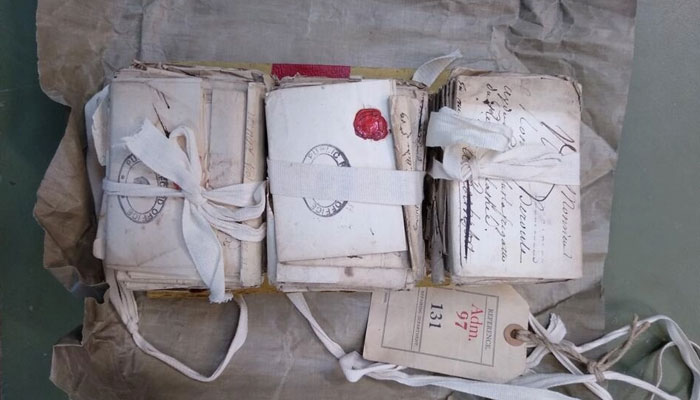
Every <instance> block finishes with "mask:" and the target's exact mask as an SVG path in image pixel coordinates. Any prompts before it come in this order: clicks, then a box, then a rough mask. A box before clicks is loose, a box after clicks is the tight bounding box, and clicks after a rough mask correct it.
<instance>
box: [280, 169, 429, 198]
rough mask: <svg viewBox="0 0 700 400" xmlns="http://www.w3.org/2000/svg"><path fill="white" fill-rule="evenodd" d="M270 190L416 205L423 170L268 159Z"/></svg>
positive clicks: (297, 195)
mask: <svg viewBox="0 0 700 400" xmlns="http://www.w3.org/2000/svg"><path fill="white" fill-rule="evenodd" d="M267 170H268V175H269V176H270V193H272V194H273V195H281V196H289V197H309V198H314V199H317V200H347V201H354V202H359V203H373V204H390V205H418V204H421V202H422V201H423V178H424V177H425V172H423V171H403V170H389V169H376V168H355V167H338V166H334V165H323V164H303V163H295V162H290V161H280V160H270V159H268V160H267Z"/></svg>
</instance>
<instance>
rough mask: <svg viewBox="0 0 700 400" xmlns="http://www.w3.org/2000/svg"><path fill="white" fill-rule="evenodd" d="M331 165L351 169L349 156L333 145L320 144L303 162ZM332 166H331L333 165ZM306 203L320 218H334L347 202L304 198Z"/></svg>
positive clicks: (312, 149)
mask: <svg viewBox="0 0 700 400" xmlns="http://www.w3.org/2000/svg"><path fill="white" fill-rule="evenodd" d="M329 160H330V163H332V164H335V165H337V166H338V167H349V166H350V161H348V158H347V156H346V155H345V153H343V151H342V150H340V149H339V148H337V147H335V146H333V145H332V144H319V145H316V146H314V147H312V148H311V150H309V151H308V152H307V153H306V155H305V156H304V160H303V161H302V162H303V163H304V164H314V163H323V164H329ZM332 164H331V165H332ZM303 199H304V203H306V207H308V208H309V210H310V211H311V212H312V213H314V214H316V215H318V216H319V217H332V216H334V215H336V214H338V213H339V212H340V211H342V210H343V208H344V207H345V205H346V204H348V202H347V200H342V201H341V200H331V201H330V202H323V201H319V200H316V199H311V198H306V197H304V198H303Z"/></svg>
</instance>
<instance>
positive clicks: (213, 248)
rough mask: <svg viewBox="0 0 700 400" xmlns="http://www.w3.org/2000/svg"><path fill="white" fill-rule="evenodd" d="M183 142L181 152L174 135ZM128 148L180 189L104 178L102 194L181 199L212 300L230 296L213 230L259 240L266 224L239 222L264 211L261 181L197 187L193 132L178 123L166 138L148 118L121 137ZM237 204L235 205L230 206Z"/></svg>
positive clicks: (190, 244) (189, 240) (185, 227)
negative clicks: (257, 224)
mask: <svg viewBox="0 0 700 400" xmlns="http://www.w3.org/2000/svg"><path fill="white" fill-rule="evenodd" d="M180 138H182V139H183V140H184V150H183V149H182V147H180V145H179V144H178V139H180ZM124 142H125V144H126V147H127V148H128V149H129V151H131V153H132V154H134V155H135V156H136V157H138V159H139V160H141V162H143V163H144V165H146V166H147V167H148V168H150V169H152V170H153V171H154V172H155V173H157V174H159V175H161V176H163V177H165V178H167V179H169V180H170V181H172V182H174V183H175V184H176V185H177V186H178V187H179V188H177V189H175V188H167V187H158V186H151V185H140V184H134V183H124V182H115V181H111V180H107V179H105V180H104V181H103V189H104V193H105V194H108V195H118V196H129V197H158V196H167V197H181V198H183V199H184V202H183V207H182V233H183V237H184V241H185V245H186V246H187V251H188V253H189V255H190V258H191V259H192V262H193V264H194V266H195V268H196V269H197V273H198V274H199V276H200V277H201V279H202V281H203V282H204V284H205V285H206V286H207V288H209V290H210V295H209V300H210V301H211V302H212V303H221V302H226V301H228V300H230V299H231V298H232V295H231V294H227V293H226V290H225V278H224V260H223V256H222V249H221V244H220V243H219V239H218V238H217V236H216V232H215V229H216V230H218V231H221V232H224V233H226V234H228V235H229V236H231V237H233V238H235V239H238V240H244V241H254V242H257V241H260V240H262V239H263V238H264V237H265V231H266V230H265V225H264V224H262V225H261V226H259V227H257V228H256V227H252V226H250V225H246V224H244V223H242V222H243V221H247V220H251V219H255V218H257V217H259V216H261V215H262V213H263V211H264V210H265V183H264V182H252V183H243V184H237V185H230V186H225V187H221V188H217V189H206V188H204V187H202V186H201V181H202V167H201V164H200V158H199V154H198V151H197V146H196V143H195V137H194V133H193V132H192V130H191V129H190V128H188V127H185V126H179V127H178V128H176V129H175V130H174V131H172V133H171V134H170V138H166V137H165V135H163V133H162V132H160V131H159V130H158V128H156V127H155V126H154V125H153V123H151V121H149V120H145V121H144V122H143V124H142V125H141V127H140V129H139V131H138V132H137V133H136V134H135V135H133V136H130V137H127V138H125V139H124ZM231 207H237V208H235V209H234V208H231Z"/></svg>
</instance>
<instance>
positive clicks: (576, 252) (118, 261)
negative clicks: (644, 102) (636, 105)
mask: <svg viewBox="0 0 700 400" xmlns="http://www.w3.org/2000/svg"><path fill="white" fill-rule="evenodd" d="M579 93H580V89H579V87H578V86H577V84H575V83H573V82H571V81H569V80H567V79H565V78H559V77H550V76H539V75H517V74H496V73H477V72H470V71H456V72H454V73H453V74H452V77H451V78H450V79H449V81H448V83H447V84H446V85H444V86H443V87H442V88H441V89H440V90H439V91H438V93H436V94H435V95H433V96H432V98H431V99H430V100H431V104H430V105H429V104H428V101H429V96H428V90H427V87H426V85H424V84H422V83H419V82H413V81H402V80H395V79H361V78H350V79H329V78H310V77H300V76H297V77H292V78H285V79H282V80H281V81H278V82H274V83H273V81H272V78H270V77H269V76H267V75H265V74H263V73H261V72H257V71H247V70H238V69H221V68H208V67H186V66H175V65H147V64H136V65H135V66H134V67H132V68H129V69H126V70H123V71H121V72H120V73H119V74H118V75H117V76H116V77H115V79H114V80H113V81H112V83H111V85H110V86H109V88H108V95H107V96H106V98H105V99H104V101H102V102H101V103H100V105H99V107H97V110H96V111H95V112H94V113H92V115H93V117H92V120H93V121H94V123H93V126H92V133H91V136H92V139H93V140H94V142H95V147H96V148H97V149H98V151H97V152H98V159H99V160H100V161H101V163H102V164H103V165H105V166H106V175H105V179H104V183H103V185H102V188H103V190H104V194H105V195H104V197H103V198H102V202H101V203H102V204H101V206H100V207H99V208H100V210H99V211H100V212H99V220H100V224H99V232H98V235H97V239H96V241H95V246H94V252H95V254H96V255H97V256H98V257H99V258H101V259H103V260H104V264H105V267H106V270H108V271H110V273H111V274H113V276H114V279H115V280H116V281H117V282H119V283H120V284H121V286H122V287H123V288H124V289H125V290H129V291H134V290H152V289H165V288H207V289H209V290H210V291H211V296H210V299H211V300H212V301H217V302H220V301H225V300H228V299H230V298H231V295H230V293H226V291H227V290H228V291H230V290H231V289H238V288H243V287H255V286H259V285H261V284H262V282H263V276H264V273H265V272H266V273H267V276H268V278H269V280H270V282H271V283H272V284H274V285H275V286H276V287H277V288H279V289H281V290H283V291H286V292H290V291H306V290H360V291H370V290H375V289H394V290H400V289H408V288H411V287H413V286H415V284H416V283H418V282H420V281H421V280H422V279H423V278H425V277H426V276H430V275H432V277H433V281H434V282H437V283H442V282H444V280H443V277H444V276H445V273H444V271H443V268H444V269H445V270H446V271H447V272H448V275H447V276H449V277H451V282H452V283H453V284H475V283H494V282H523V281H543V280H565V279H574V278H577V277H579V276H580V275H581V264H582V260H581V216H580V193H579V187H578V179H579V148H580V143H579V124H580V100H579ZM431 109H432V112H430V113H429V111H430V110H431ZM429 114H430V115H429ZM266 137H267V144H268V146H267V147H266V146H265V138H266ZM101 148H102V149H104V150H102V151H100V150H99V149H101ZM266 169H267V173H266ZM426 170H427V175H428V176H429V178H428V179H427V182H428V183H429V184H427V185H425V186H424V181H426ZM268 177H269V194H268V193H267V184H266V178H268ZM424 197H425V199H424ZM266 202H267V204H266ZM265 210H267V211H265ZM263 219H266V220H267V221H266V223H267V226H266V223H265V222H264V221H263ZM424 226H425V229H424ZM266 235H267V240H266V241H265V236H266ZM265 244H267V251H265V247H264V246H265ZM265 264H267V271H263V265H265ZM445 266H446V268H445Z"/></svg>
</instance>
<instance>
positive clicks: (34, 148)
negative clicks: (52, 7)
mask: <svg viewBox="0 0 700 400" xmlns="http://www.w3.org/2000/svg"><path fill="white" fill-rule="evenodd" d="M35 7H36V2H35V1H34V0H32V1H29V0H21V1H13V0H0V57H2V60H1V61H0V221H2V224H3V229H2V231H0V307H1V308H0V318H1V324H0V331H1V334H2V359H1V361H0V363H1V364H0V367H1V369H2V388H1V395H0V397H1V398H2V399H7V400H14V399H25V398H32V399H65V398H66V396H65V395H63V394H62V393H61V392H60V391H59V390H58V389H55V388H54V387H53V385H52V384H51V382H49V380H48V374H49V364H50V358H51V345H52V344H53V343H54V342H55V341H56V340H57V339H58V338H59V337H60V336H61V335H63V334H64V333H66V332H68V331H70V330H71V329H72V328H74V327H75V326H77V325H78V324H80V322H81V318H82V315H81V309H82V305H81V301H80V300H78V299H75V298H73V297H72V296H71V295H70V294H69V293H68V292H66V291H65V290H64V289H63V288H62V287H61V286H60V285H59V284H58V283H57V282H56V281H55V280H54V279H53V278H52V277H51V276H50V275H49V274H48V273H46V272H45V271H44V270H43V269H42V267H41V249H42V233H41V230H40V228H39V227H38V226H37V225H36V223H35V222H34V220H33V218H32V215H31V211H32V207H33V204H34V199H35V192H36V189H37V187H38V184H39V182H40V180H41V177H42V175H43V173H44V170H45V169H46V167H47V165H48V162H49V160H50V159H51V156H52V154H53V152H54V150H55V148H56V146H57V145H58V142H59V139H60V137H61V135H62V133H63V127H64V126H65V123H66V119H67V109H66V108H65V107H62V106H60V105H57V104H55V103H53V102H51V101H50V100H49V99H48V98H47V97H46V96H45V95H44V94H43V93H42V92H41V90H40V88H39V85H38V81H37V72H36V43H35V24H34V12H35ZM637 15H638V19H637V33H636V51H635V63H634V69H633V76H632V83H631V87H630V100H629V104H628V112H627V117H626V120H625V129H624V136H623V140H622V144H621V146H620V161H619V164H618V170H617V173H616V187H615V201H614V211H613V221H612V233H611V242H610V256H609V258H608V261H607V266H606V268H607V270H606V277H605V289H606V297H607V305H608V326H609V327H610V328H612V327H618V326H621V325H623V324H625V323H626V322H627V321H629V319H630V318H631V315H632V314H633V313H635V312H636V313H638V314H640V315H641V316H647V315H651V314H655V313H664V314H667V315H669V316H671V317H673V318H675V319H676V320H677V321H678V322H679V323H680V324H681V325H682V326H683V327H684V329H685V330H686V332H687V333H688V334H689V335H690V336H691V337H693V338H696V339H699V338H700V318H698V314H697V309H698V307H699V306H700V290H698V287H700V265H699V263H698V261H699V260H700V210H699V209H698V204H700V45H698V43H700V24H698V22H697V21H699V20H700V3H699V2H698V1H696V0H673V1H665V2H658V1H652V0H643V1H640V4H639V7H638V12H637ZM657 343H658V341H655V340H648V341H646V342H645V343H642V344H640V345H639V346H638V347H637V348H636V349H635V350H636V351H635V352H634V353H633V354H631V355H630V357H629V358H628V360H627V361H626V363H625V366H627V367H630V368H631V370H633V371H641V370H642V369H643V365H644V364H645V363H646V361H648V360H641V355H642V354H643V353H645V352H646V351H649V350H653V349H654V348H655V347H656V346H657ZM640 360H641V361H640ZM637 361H640V362H637ZM642 361H643V362H642ZM673 372H675V373H671V374H667V379H668V384H667V385H666V388H667V389H669V390H678V388H679V386H680V384H681V383H682V380H684V379H687V375H685V374H683V373H680V371H679V370H677V369H676V370H674V371H673ZM613 386H614V388H615V389H617V390H616V392H617V393H618V394H619V396H616V397H619V398H637V395H635V394H631V393H630V392H629V391H628V390H627V389H626V388H621V387H619V386H617V385H613Z"/></svg>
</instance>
